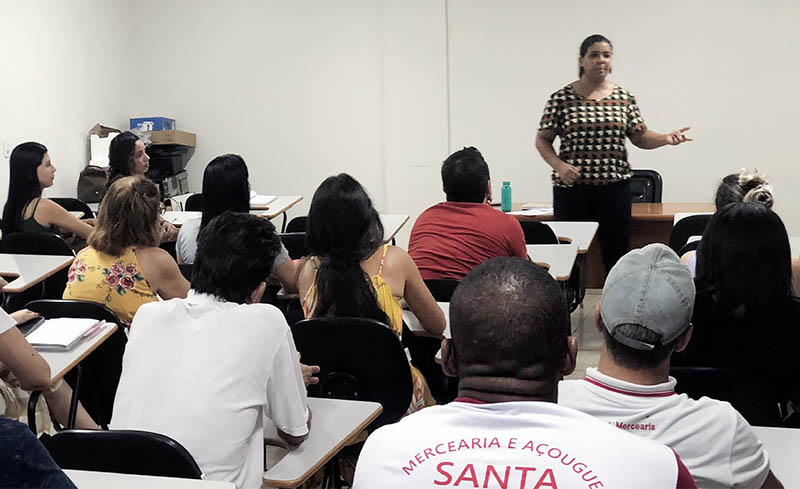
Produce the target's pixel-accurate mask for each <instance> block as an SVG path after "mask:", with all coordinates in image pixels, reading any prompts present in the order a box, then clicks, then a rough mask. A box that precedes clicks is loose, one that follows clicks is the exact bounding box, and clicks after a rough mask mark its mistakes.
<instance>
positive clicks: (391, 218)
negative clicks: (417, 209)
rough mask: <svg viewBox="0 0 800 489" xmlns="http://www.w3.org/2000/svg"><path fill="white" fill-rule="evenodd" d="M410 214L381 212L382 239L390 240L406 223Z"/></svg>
mask: <svg viewBox="0 0 800 489" xmlns="http://www.w3.org/2000/svg"><path fill="white" fill-rule="evenodd" d="M409 217H410V216H408V215H406V214H381V223H383V241H385V242H387V243H388V242H389V241H391V240H392V239H393V238H394V237H395V236H396V235H397V233H399V232H400V230H401V229H402V228H403V226H405V225H406V223H407V222H408V219H409Z"/></svg>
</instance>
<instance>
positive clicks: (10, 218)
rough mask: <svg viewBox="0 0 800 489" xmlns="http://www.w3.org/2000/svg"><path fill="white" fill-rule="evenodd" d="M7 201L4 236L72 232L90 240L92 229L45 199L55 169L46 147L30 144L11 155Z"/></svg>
mask: <svg viewBox="0 0 800 489" xmlns="http://www.w3.org/2000/svg"><path fill="white" fill-rule="evenodd" d="M10 167H11V171H10V174H9V179H8V199H7V200H6V205H5V207H4V208H3V226H2V229H3V234H4V235H9V234H11V233H17V232H34V233H38V232H50V233H59V232H60V230H65V231H70V232H72V233H74V234H76V235H78V236H79V237H81V238H82V239H86V238H88V237H89V234H90V233H91V232H92V227H91V226H90V225H88V224H86V223H85V222H83V221H81V220H79V219H78V218H76V217H75V216H73V215H72V214H70V213H69V212H67V211H66V210H65V209H64V208H63V207H61V206H60V205H58V204H56V203H55V202H53V201H52V200H50V199H46V198H43V197H42V191H43V190H44V189H46V188H47V187H50V186H52V185H53V180H54V179H55V175H56V167H55V166H53V163H52V161H51V160H50V155H49V154H48V153H47V148H45V146H44V145H43V144H39V143H34V142H29V143H22V144H20V145H18V146H17V147H16V148H14V150H13V151H12V152H11V160H10Z"/></svg>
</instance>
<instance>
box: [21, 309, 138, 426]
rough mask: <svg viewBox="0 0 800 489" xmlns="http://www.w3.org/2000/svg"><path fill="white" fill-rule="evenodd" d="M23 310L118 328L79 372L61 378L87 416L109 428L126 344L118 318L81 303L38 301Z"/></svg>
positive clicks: (105, 311)
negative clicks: (76, 395) (101, 322)
mask: <svg viewBox="0 0 800 489" xmlns="http://www.w3.org/2000/svg"><path fill="white" fill-rule="evenodd" d="M26 307H27V308H28V309H30V310H31V311H34V312H38V313H39V314H41V315H42V317H44V318H48V319H49V318H62V317H66V318H92V319H97V320H98V321H106V322H108V323H115V324H117V330H116V331H115V332H114V333H113V334H112V335H111V336H110V337H109V338H108V339H107V340H106V341H104V342H103V343H102V344H100V345H99V346H98V347H97V348H96V349H95V350H94V351H93V352H92V353H91V354H90V355H89V356H87V357H86V358H85V359H84V360H83V361H82V362H81V363H80V370H78V367H75V368H73V369H72V370H70V371H69V372H68V373H67V375H65V376H64V380H66V381H67V383H68V384H69V385H70V386H72V388H73V390H77V391H78V399H79V400H80V402H81V404H83V407H84V408H85V409H86V412H87V413H89V416H91V417H92V419H94V420H95V422H97V423H98V424H99V425H101V426H104V427H105V426H108V423H110V422H111V415H112V410H113V408H114V396H115V395H116V393H117V386H118V385H119V377H120V375H121V374H122V355H123V353H125V345H126V344H127V343H128V337H127V335H126V334H125V332H124V331H123V329H122V327H121V323H120V320H119V318H118V317H117V315H116V314H114V312H113V311H112V310H111V309H109V308H108V307H106V306H104V305H103V304H100V303H97V302H92V301H84V300H69V299H63V300H62V299H59V300H37V301H33V302H29V303H28V304H27V306H26ZM79 377H80V378H79ZM78 386H79V387H78Z"/></svg>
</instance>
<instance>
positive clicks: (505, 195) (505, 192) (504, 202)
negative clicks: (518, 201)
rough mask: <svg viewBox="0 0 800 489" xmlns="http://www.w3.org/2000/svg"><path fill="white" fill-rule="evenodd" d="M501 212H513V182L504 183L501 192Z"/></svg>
mask: <svg viewBox="0 0 800 489" xmlns="http://www.w3.org/2000/svg"><path fill="white" fill-rule="evenodd" d="M500 210H502V211H503V212H510V211H511V182H503V188H502V189H501V190H500Z"/></svg>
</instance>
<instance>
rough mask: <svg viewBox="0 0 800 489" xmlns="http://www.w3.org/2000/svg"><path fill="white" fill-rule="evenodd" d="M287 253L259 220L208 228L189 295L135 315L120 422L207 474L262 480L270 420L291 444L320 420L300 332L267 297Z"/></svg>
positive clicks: (225, 217) (115, 422)
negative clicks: (160, 440)
mask: <svg viewBox="0 0 800 489" xmlns="http://www.w3.org/2000/svg"><path fill="white" fill-rule="evenodd" d="M279 249H280V240H279V239H278V237H277V236H276V235H275V228H274V227H273V226H272V224H271V223H270V222H269V221H267V220H265V219H262V218H260V217H257V216H250V215H248V214H238V213H232V212H225V213H223V214H221V215H219V216H217V217H216V218H214V219H213V220H212V221H211V222H210V223H209V224H208V225H207V226H206V227H205V228H204V229H203V231H202V232H201V233H200V237H199V243H198V250H197V259H196V261H195V264H194V270H193V271H194V275H193V277H192V290H191V291H189V296H188V297H187V298H186V299H172V300H168V301H164V302H154V303H150V304H146V305H144V306H142V307H140V308H139V310H138V311H137V313H136V316H135V317H134V319H133V323H132V324H131V333H130V338H129V341H128V345H127V347H126V350H125V355H124V357H123V362H122V377H121V379H120V383H119V387H118V389H117V395H116V398H115V400H114V415H113V418H112V421H111V428H113V429H136V430H145V431H153V432H157V433H162V434H164V435H167V436H169V437H171V438H174V439H175V440H176V441H178V442H179V443H180V444H181V445H183V446H184V447H185V448H186V449H187V450H188V451H189V453H191V454H192V456H193V457H194V459H195V461H197V464H198V465H199V466H200V469H201V470H202V471H203V475H204V477H206V478H208V479H213V480H223V481H231V482H233V483H235V484H236V486H238V487H242V488H249V487H260V486H261V481H262V476H263V472H264V432H263V427H264V418H265V417H269V418H270V419H271V420H272V422H273V423H274V424H275V426H276V427H277V428H278V434H279V435H280V436H281V437H282V438H284V440H286V441H287V443H289V444H290V445H297V444H299V443H300V442H302V440H303V439H304V438H305V437H306V436H307V434H308V429H309V421H310V411H309V410H308V408H307V403H306V389H305V385H304V383H303V375H302V373H301V368H300V364H299V362H298V358H297V350H296V349H295V346H294V341H293V339H292V333H291V330H290V329H289V326H288V325H287V324H286V320H285V319H284V317H283V314H281V312H280V311H279V310H278V309H277V308H275V307H274V306H271V305H268V304H260V303H259V301H260V300H261V296H262V295H263V293H264V289H265V286H266V285H265V283H264V280H265V278H266V277H267V275H269V271H270V267H271V265H272V260H273V258H274V257H275V256H276V255H277V254H278V252H279Z"/></svg>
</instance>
